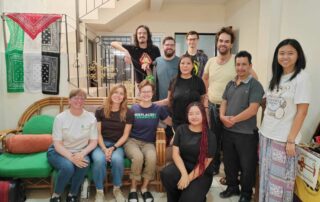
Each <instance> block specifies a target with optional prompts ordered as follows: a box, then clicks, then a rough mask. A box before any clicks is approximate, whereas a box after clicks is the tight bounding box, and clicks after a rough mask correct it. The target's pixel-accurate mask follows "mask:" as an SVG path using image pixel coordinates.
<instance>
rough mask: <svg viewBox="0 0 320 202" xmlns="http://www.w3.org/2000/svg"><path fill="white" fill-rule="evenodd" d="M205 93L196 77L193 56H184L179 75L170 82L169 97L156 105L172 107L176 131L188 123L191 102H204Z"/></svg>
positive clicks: (203, 86)
mask: <svg viewBox="0 0 320 202" xmlns="http://www.w3.org/2000/svg"><path fill="white" fill-rule="evenodd" d="M160 82H161V81H160ZM205 93H206V89H205V85H204V83H203V81H202V79H201V78H199V77H198V76H196V75H194V70H193V61H192V58H191V56H189V55H182V56H181V58H180V61H179V71H178V75H177V77H175V78H173V79H172V81H171V82H170V86H169V89H168V97H167V98H166V99H164V100H161V101H158V102H156V103H157V104H160V105H169V106H170V107H171V109H172V122H173V128H174V130H176V129H177V127H178V126H179V125H181V124H184V123H187V119H186V114H185V111H186V108H187V106H188V105H189V104H190V103H191V102H200V101H201V102H203V100H204V99H203V98H204V95H205Z"/></svg>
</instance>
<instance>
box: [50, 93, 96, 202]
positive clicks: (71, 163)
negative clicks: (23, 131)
mask: <svg viewBox="0 0 320 202" xmlns="http://www.w3.org/2000/svg"><path fill="white" fill-rule="evenodd" d="M85 99H86V93H85V92H84V91H83V90H81V89H75V90H72V91H71V92H70V94H69V105H70V108H69V109H67V110H65V111H64V112H62V113H60V114H58V115H57V116H56V118H55V120H54V123H53V130H52V139H53V146H51V147H50V148H49V149H48V153H47V156H48V161H49V163H50V164H51V165H52V166H53V167H54V168H55V169H56V170H57V176H56V177H55V186H54V193H53V195H52V197H51V199H50V202H60V201H61V194H62V193H63V192H64V190H65V187H66V186H67V185H68V184H69V183H70V191H69V194H68V196H67V200H66V201H67V202H77V201H79V199H78V198H77V195H78V194H79V190H80V186H81V184H82V183H83V181H84V178H85V175H86V174H87V172H88V170H89V167H90V166H89V163H90V160H89V157H88V154H89V153H90V152H91V151H92V150H93V149H94V148H95V147H96V146H97V142H98V130H97V121H96V118H95V117H94V115H93V114H92V113H90V112H88V111H86V110H84V109H83V105H84V101H85Z"/></svg>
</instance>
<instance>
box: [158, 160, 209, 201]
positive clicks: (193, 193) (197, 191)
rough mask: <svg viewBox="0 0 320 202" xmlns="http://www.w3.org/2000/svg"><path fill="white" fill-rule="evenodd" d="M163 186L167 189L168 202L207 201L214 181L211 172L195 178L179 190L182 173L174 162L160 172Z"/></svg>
mask: <svg viewBox="0 0 320 202" xmlns="http://www.w3.org/2000/svg"><path fill="white" fill-rule="evenodd" d="M160 177H161V181H162V184H163V186H164V187H165V189H166V191H167V201H168V202H205V201H206V195H207V193H208V191H209V189H210V186H211V183H212V175H211V174H203V175H202V176H200V177H198V178H196V179H195V180H193V181H192V182H191V183H190V184H189V186H188V187H187V188H186V189H184V190H179V189H178V187H177V184H178V182H179V180H180V177H181V174H180V171H179V169H178V168H177V167H176V165H175V164H174V163H172V164H170V165H168V166H167V167H165V168H164V169H163V170H162V171H161V172H160Z"/></svg>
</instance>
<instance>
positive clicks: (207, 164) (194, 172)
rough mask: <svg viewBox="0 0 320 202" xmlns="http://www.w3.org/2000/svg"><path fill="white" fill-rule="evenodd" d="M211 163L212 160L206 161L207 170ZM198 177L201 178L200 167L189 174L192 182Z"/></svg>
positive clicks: (207, 159)
mask: <svg viewBox="0 0 320 202" xmlns="http://www.w3.org/2000/svg"><path fill="white" fill-rule="evenodd" d="M211 161H212V158H206V160H205V168H204V169H207V167H208V166H209V164H210V163H211ZM197 177H199V166H197V167H195V168H194V169H193V170H192V171H191V172H190V173H189V181H190V182H191V181H192V180H194V179H196V178H197Z"/></svg>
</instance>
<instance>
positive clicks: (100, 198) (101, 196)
mask: <svg viewBox="0 0 320 202" xmlns="http://www.w3.org/2000/svg"><path fill="white" fill-rule="evenodd" d="M95 202H104V193H103V191H97V193H96V199H95Z"/></svg>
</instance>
